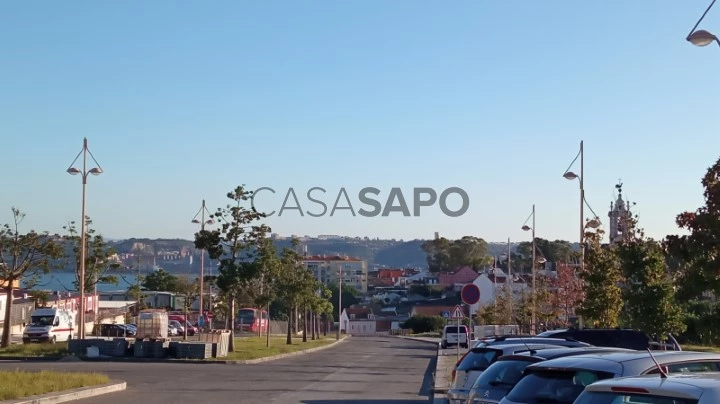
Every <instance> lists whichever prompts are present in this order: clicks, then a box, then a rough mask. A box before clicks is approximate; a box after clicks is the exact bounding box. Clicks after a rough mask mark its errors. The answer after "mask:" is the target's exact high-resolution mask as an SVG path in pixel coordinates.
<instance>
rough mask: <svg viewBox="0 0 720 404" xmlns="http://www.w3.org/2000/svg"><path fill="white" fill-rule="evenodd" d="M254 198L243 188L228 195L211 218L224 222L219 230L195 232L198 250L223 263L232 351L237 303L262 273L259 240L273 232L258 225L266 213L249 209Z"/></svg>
mask: <svg viewBox="0 0 720 404" xmlns="http://www.w3.org/2000/svg"><path fill="white" fill-rule="evenodd" d="M252 195H253V193H252V192H251V191H247V190H245V188H244V187H243V186H238V187H236V188H235V189H234V190H232V191H231V192H228V194H227V198H228V199H230V203H228V205H227V206H226V207H225V208H218V210H217V212H216V213H214V214H212V215H211V218H213V219H215V221H216V222H218V223H221V226H220V228H219V229H213V230H208V229H204V230H200V231H199V232H198V233H195V248H198V249H204V250H206V251H207V252H208V256H209V257H210V258H211V259H213V260H217V261H219V264H220V266H219V268H218V277H217V286H218V288H219V289H220V290H221V291H222V292H223V296H224V297H225V299H226V304H227V307H228V311H229V314H228V317H229V320H230V321H229V322H230V330H231V333H232V335H231V338H230V346H229V347H228V349H229V350H230V351H231V352H232V351H234V350H235V302H236V301H237V298H238V297H239V296H240V295H241V294H242V293H243V292H245V291H247V289H248V287H249V286H250V285H251V283H252V280H253V279H256V277H257V275H258V274H260V273H261V271H262V269H261V268H260V266H259V265H258V264H257V263H256V262H255V256H256V249H257V247H258V243H259V240H260V239H261V238H262V237H264V236H265V235H267V234H268V233H270V228H269V227H268V226H266V225H264V224H260V223H259V221H260V220H261V219H263V218H264V217H265V214H263V213H259V212H257V211H256V210H255V209H254V208H252V207H251V208H250V209H248V208H246V205H249V204H250V199H251V198H252Z"/></svg>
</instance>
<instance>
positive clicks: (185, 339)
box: [183, 304, 190, 341]
mask: <svg viewBox="0 0 720 404" xmlns="http://www.w3.org/2000/svg"><path fill="white" fill-rule="evenodd" d="M189 325H190V323H189V322H188V307H187V304H185V327H184V331H185V335H183V340H184V341H187V334H188V326H189Z"/></svg>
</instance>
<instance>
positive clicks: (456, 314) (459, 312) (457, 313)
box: [452, 305, 470, 363]
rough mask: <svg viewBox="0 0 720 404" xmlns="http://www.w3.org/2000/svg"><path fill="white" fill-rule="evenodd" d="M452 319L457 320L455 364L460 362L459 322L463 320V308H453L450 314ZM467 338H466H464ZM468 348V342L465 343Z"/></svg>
mask: <svg viewBox="0 0 720 404" xmlns="http://www.w3.org/2000/svg"><path fill="white" fill-rule="evenodd" d="M452 318H454V319H455V320H457V334H458V341H457V344H455V356H456V358H457V359H456V363H457V361H459V360H460V320H461V319H463V318H465V313H463V308H462V306H460V305H457V306H455V308H454V309H453V312H452ZM466 338H467V337H466ZM467 343H468V346H469V345H470V341H467Z"/></svg>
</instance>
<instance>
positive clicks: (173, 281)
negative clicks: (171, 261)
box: [142, 269, 179, 292]
mask: <svg viewBox="0 0 720 404" xmlns="http://www.w3.org/2000/svg"><path fill="white" fill-rule="evenodd" d="M178 282H179V278H178V277H177V276H175V275H173V274H171V273H170V272H167V271H165V270H164V269H158V270H157V271H152V272H150V273H149V274H147V275H145V277H144V278H143V280H142V287H143V288H144V289H145V290H152V291H156V292H176V291H177V289H178Z"/></svg>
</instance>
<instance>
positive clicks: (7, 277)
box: [0, 208, 63, 348]
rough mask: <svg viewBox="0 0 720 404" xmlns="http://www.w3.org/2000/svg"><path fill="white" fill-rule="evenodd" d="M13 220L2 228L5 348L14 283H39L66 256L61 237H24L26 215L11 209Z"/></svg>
mask: <svg viewBox="0 0 720 404" xmlns="http://www.w3.org/2000/svg"><path fill="white" fill-rule="evenodd" d="M12 217H13V219H12V223H9V224H5V225H3V226H2V228H0V284H1V285H2V287H3V289H4V291H5V295H6V299H7V300H6V301H7V303H6V304H5V316H4V318H3V321H4V324H5V326H4V327H3V332H2V339H1V340H0V347H2V348H7V347H8V346H9V345H10V329H11V327H10V325H11V322H10V321H11V314H12V306H13V286H14V283H15V282H16V281H18V282H20V281H22V280H27V281H29V283H30V284H34V283H36V282H37V279H38V277H39V276H40V275H41V274H45V273H48V272H49V271H50V269H51V268H52V267H53V264H54V261H55V260H57V259H59V258H61V257H62V256H63V248H62V246H61V243H60V242H59V240H60V236H58V235H50V234H49V233H47V232H44V233H37V232H35V231H34V230H30V231H29V232H27V233H21V232H20V223H21V222H22V221H23V219H24V218H25V214H24V213H22V212H20V210H19V209H17V208H12Z"/></svg>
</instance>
